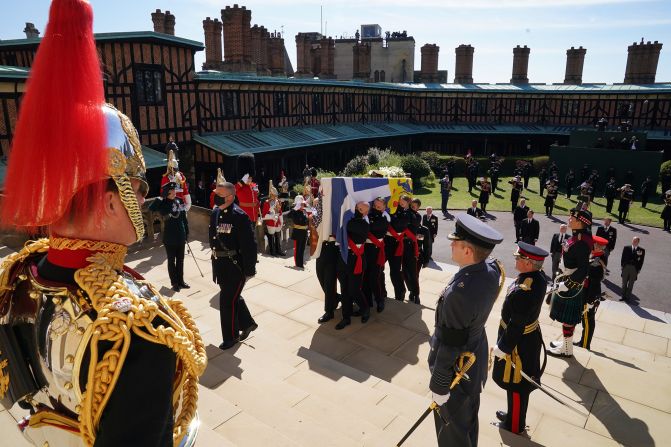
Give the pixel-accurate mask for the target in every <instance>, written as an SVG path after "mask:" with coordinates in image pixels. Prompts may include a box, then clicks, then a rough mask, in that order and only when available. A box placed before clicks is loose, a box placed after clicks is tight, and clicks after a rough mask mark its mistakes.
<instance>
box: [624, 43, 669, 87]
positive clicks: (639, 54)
mask: <svg viewBox="0 0 671 447" xmlns="http://www.w3.org/2000/svg"><path fill="white" fill-rule="evenodd" d="M661 51H662V44H661V43H659V42H658V41H656V40H655V41H654V42H650V41H648V42H647V43H643V39H641V43H638V44H637V43H636V42H634V43H633V44H632V45H629V49H628V54H627V68H626V70H625V73H624V83H625V84H654V83H655V77H656V76H657V64H658V63H659V53H660V52H661Z"/></svg>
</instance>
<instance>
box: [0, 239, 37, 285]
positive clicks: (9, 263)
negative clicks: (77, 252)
mask: <svg viewBox="0 0 671 447" xmlns="http://www.w3.org/2000/svg"><path fill="white" fill-rule="evenodd" d="M48 250H49V239H46V238H44V239H39V240H37V241H28V242H26V244H25V245H24V246H23V248H22V249H21V250H20V251H18V252H16V253H12V254H11V255H9V256H7V259H5V260H4V261H3V262H2V265H0V295H2V294H4V293H5V292H9V291H11V290H13V287H12V286H10V284H9V283H10V281H11V280H12V277H11V276H12V267H13V266H14V264H16V263H21V262H23V261H24V260H25V259H26V258H27V257H28V256H30V255H32V254H34V253H46V252H47V251H48Z"/></svg>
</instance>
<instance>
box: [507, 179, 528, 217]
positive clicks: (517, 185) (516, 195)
mask: <svg viewBox="0 0 671 447" xmlns="http://www.w3.org/2000/svg"><path fill="white" fill-rule="evenodd" d="M508 183H510V184H511V185H512V187H511V189H510V205H511V210H512V212H513V213H514V212H515V209H517V202H518V201H519V200H520V194H521V193H522V180H521V178H520V176H519V175H518V176H515V177H513V178H512V179H511V180H510V181H509V182H508ZM524 215H525V216H526V212H525V214H524ZM522 218H523V219H524V217H522Z"/></svg>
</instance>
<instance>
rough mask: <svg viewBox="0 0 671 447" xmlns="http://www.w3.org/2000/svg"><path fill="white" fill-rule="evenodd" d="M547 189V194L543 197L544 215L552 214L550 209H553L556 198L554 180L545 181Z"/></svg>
mask: <svg viewBox="0 0 671 447" xmlns="http://www.w3.org/2000/svg"><path fill="white" fill-rule="evenodd" d="M547 189H548V193H547V196H546V197H545V203H544V205H545V215H546V216H548V217H549V216H552V211H553V210H554V207H555V201H556V200H557V186H555V184H554V182H552V181H550V182H548V183H547Z"/></svg>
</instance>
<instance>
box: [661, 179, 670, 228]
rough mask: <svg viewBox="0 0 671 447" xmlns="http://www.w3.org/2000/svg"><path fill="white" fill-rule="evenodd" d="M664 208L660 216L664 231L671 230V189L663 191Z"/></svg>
mask: <svg viewBox="0 0 671 447" xmlns="http://www.w3.org/2000/svg"><path fill="white" fill-rule="evenodd" d="M663 199H664V209H663V210H662V212H661V214H660V217H661V218H662V220H663V221H664V231H671V189H669V190H668V191H665V192H664V195H663Z"/></svg>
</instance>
